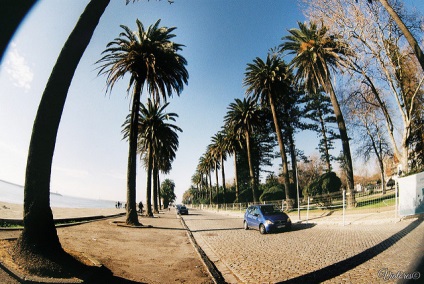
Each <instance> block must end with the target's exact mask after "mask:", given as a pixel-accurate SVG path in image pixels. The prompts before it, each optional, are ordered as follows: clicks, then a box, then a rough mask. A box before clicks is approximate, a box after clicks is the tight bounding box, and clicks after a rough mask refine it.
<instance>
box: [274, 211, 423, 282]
mask: <svg viewBox="0 0 424 284" xmlns="http://www.w3.org/2000/svg"><path fill="white" fill-rule="evenodd" d="M423 221H424V220H423V219H418V220H416V221H414V222H412V223H411V224H409V225H408V226H407V227H405V228H404V229H402V230H400V231H399V232H397V233H396V234H394V235H392V236H390V237H389V238H387V239H385V240H384V241H382V242H380V243H378V244H376V245H375V246H373V247H370V248H369V249H366V250H364V251H363V252H361V253H359V254H357V255H354V256H352V257H349V258H347V259H345V260H342V261H339V262H337V263H334V264H332V265H329V266H327V267H324V268H321V269H319V270H316V271H313V272H310V273H308V274H305V275H302V276H299V277H296V278H293V279H290V280H287V281H283V282H279V283H321V282H324V281H326V280H329V279H332V278H334V277H337V276H339V275H341V274H343V273H345V272H347V271H349V270H351V269H353V268H355V267H357V266H359V265H361V264H363V263H365V262H366V261H368V260H370V259H372V258H373V257H376V256H377V255H379V254H380V253H382V252H383V251H385V250H387V249H388V248H390V247H391V246H393V245H394V244H395V243H397V242H398V241H400V240H401V239H402V238H403V237H405V236H406V235H408V234H409V233H410V232H412V231H413V230H414V229H415V228H417V227H418V226H419V225H420V224H421V223H422V222H423ZM421 262H422V260H421ZM420 265H421V268H422V263H418V267H420ZM376 276H377V275H376Z"/></svg>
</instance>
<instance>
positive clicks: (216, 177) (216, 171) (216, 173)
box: [215, 161, 219, 204]
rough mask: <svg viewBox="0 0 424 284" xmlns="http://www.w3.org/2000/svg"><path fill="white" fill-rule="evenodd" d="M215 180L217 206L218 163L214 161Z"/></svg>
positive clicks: (217, 202) (217, 201)
mask: <svg viewBox="0 0 424 284" xmlns="http://www.w3.org/2000/svg"><path fill="white" fill-rule="evenodd" d="M215 180H216V204H219V197H218V193H219V184H218V162H217V161H215Z"/></svg>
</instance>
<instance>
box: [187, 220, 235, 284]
mask: <svg viewBox="0 0 424 284" xmlns="http://www.w3.org/2000/svg"><path fill="white" fill-rule="evenodd" d="M180 220H181V224H182V225H183V227H184V229H185V230H186V232H187V236H188V237H189V239H190V242H191V243H192V245H193V246H194V248H195V249H196V252H197V254H198V255H199V256H200V258H201V259H202V261H203V264H204V265H205V267H206V269H207V270H208V272H209V274H210V275H211V277H212V279H213V281H214V283H217V284H221V283H227V282H225V280H224V277H223V276H222V274H221V272H220V271H219V270H218V269H217V268H216V266H215V264H214V263H213V262H212V261H211V260H210V259H209V258H208V256H207V255H206V253H205V252H204V251H203V249H202V248H201V247H200V246H199V245H198V244H197V242H196V240H195V239H194V236H193V234H192V233H191V231H190V229H189V228H188V227H187V225H186V223H185V221H184V218H182V217H181V216H180Z"/></svg>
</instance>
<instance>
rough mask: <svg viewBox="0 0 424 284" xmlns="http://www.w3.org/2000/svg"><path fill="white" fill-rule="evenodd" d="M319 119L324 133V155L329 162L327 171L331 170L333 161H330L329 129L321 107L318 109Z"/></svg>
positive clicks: (326, 161) (327, 162)
mask: <svg viewBox="0 0 424 284" xmlns="http://www.w3.org/2000/svg"><path fill="white" fill-rule="evenodd" d="M318 119H319V123H320V126H321V133H322V140H323V143H324V156H325V163H326V164H327V173H329V172H331V170H332V169H331V161H330V149H329V146H328V138H327V131H326V129H325V122H324V118H323V117H322V112H321V110H320V109H318Z"/></svg>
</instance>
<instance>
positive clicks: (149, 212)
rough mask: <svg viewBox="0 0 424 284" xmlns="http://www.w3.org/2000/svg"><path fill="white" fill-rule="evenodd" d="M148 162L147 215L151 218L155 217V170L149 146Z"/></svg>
mask: <svg viewBox="0 0 424 284" xmlns="http://www.w3.org/2000/svg"><path fill="white" fill-rule="evenodd" d="M147 151H148V153H147V155H148V162H147V187H146V207H147V208H146V214H147V216H149V217H153V212H152V168H153V157H152V156H153V153H152V146H151V145H150V146H149V149H148V150H147Z"/></svg>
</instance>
